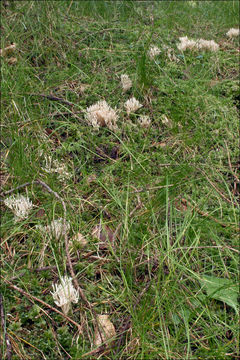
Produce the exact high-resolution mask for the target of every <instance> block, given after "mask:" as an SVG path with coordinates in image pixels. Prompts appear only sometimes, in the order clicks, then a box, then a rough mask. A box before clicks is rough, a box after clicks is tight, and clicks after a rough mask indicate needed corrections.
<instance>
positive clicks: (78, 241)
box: [73, 232, 88, 247]
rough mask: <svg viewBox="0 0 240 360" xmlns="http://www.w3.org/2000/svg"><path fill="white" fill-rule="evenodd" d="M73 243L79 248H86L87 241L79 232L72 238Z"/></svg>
mask: <svg viewBox="0 0 240 360" xmlns="http://www.w3.org/2000/svg"><path fill="white" fill-rule="evenodd" d="M73 241H74V242H75V243H76V244H77V245H80V246H81V247H84V246H86V245H87V243H88V241H87V239H86V238H85V237H84V236H83V235H82V234H81V233H80V232H79V233H77V234H75V235H74V236H73Z"/></svg>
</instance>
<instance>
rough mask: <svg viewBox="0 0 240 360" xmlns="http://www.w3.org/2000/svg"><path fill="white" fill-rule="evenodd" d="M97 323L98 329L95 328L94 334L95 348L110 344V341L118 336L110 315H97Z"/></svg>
mask: <svg viewBox="0 0 240 360" xmlns="http://www.w3.org/2000/svg"><path fill="white" fill-rule="evenodd" d="M97 322H98V327H96V328H95V332H94V346H100V345H101V344H103V343H105V342H108V344H109V342H110V339H112V338H113V337H114V336H116V331H115V327H114V325H113V323H112V322H111V321H110V320H109V315H97ZM99 331H100V332H101V335H100V333H99Z"/></svg>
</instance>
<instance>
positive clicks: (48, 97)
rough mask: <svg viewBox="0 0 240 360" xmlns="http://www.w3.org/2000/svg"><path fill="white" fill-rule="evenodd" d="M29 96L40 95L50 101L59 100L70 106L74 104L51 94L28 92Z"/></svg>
mask: <svg viewBox="0 0 240 360" xmlns="http://www.w3.org/2000/svg"><path fill="white" fill-rule="evenodd" d="M28 95H30V96H41V97H43V98H46V99H48V100H52V101H59V102H61V103H63V104H65V105H70V106H74V105H75V104H74V103H71V102H70V101H67V100H64V99H62V98H59V97H57V96H53V95H45V94H28Z"/></svg>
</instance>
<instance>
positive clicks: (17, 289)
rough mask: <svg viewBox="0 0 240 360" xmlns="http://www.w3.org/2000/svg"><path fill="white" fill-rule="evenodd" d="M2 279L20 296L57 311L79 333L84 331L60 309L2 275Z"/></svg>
mask: <svg viewBox="0 0 240 360" xmlns="http://www.w3.org/2000/svg"><path fill="white" fill-rule="evenodd" d="M1 278H2V279H3V280H4V282H6V283H7V284H8V285H9V286H10V287H11V288H12V289H14V290H16V291H18V292H19V293H20V294H22V295H24V296H26V297H27V298H28V299H29V300H30V301H31V302H32V303H34V301H33V300H35V301H37V302H39V303H40V304H42V305H44V306H46V307H48V308H49V309H50V310H52V311H55V312H56V313H57V314H59V315H61V316H62V317H64V318H65V319H66V320H68V321H69V322H70V323H72V324H73V325H75V326H76V327H77V328H78V330H79V331H82V327H81V326H80V325H79V324H78V323H77V322H76V321H74V320H72V319H71V318H70V317H69V316H67V315H65V314H64V313H63V312H61V311H59V310H58V309H56V308H54V307H53V306H51V305H49V304H48V303H46V302H45V301H43V300H41V299H39V298H37V297H36V296H34V295H30V294H28V293H27V292H26V291H24V290H23V289H20V288H19V287H17V286H15V285H13V284H12V283H11V282H10V281H8V280H6V279H4V277H3V276H2V275H1Z"/></svg>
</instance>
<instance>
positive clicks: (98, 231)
mask: <svg viewBox="0 0 240 360" xmlns="http://www.w3.org/2000/svg"><path fill="white" fill-rule="evenodd" d="M92 236H93V237H94V238H97V239H98V240H100V241H101V243H102V245H101V246H100V248H101V249H105V248H107V247H108V242H109V241H110V243H111V244H112V245H114V239H115V233H114V231H113V230H111V229H110V228H109V227H108V226H107V225H102V224H99V225H96V226H95V227H94V228H93V230H92Z"/></svg>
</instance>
